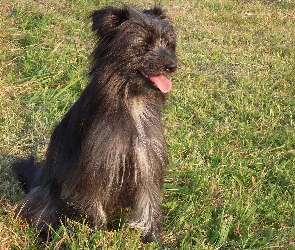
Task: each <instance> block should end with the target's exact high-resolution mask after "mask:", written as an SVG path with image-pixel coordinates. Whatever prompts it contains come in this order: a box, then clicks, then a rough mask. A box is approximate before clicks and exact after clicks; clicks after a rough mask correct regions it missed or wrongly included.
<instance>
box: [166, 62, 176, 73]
mask: <svg viewBox="0 0 295 250" xmlns="http://www.w3.org/2000/svg"><path fill="white" fill-rule="evenodd" d="M176 68H177V64H176V63H175V62H170V63H167V64H166V65H165V70H166V71H168V72H169V73H172V72H174V71H175V70H176Z"/></svg>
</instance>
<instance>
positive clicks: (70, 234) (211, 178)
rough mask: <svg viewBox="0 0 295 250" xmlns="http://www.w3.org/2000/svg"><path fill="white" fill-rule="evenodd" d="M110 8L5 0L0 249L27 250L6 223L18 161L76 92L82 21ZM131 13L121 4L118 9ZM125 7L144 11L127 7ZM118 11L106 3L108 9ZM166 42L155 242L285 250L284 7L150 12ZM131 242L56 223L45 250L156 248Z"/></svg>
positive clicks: (290, 60) (288, 110)
mask: <svg viewBox="0 0 295 250" xmlns="http://www.w3.org/2000/svg"><path fill="white" fill-rule="evenodd" d="M114 2H116V1H99V3H97V4H96V5H95V4H94V1H90V0H89V1H87V0H76V1H70V0H67V1H57V0H48V1H44V2H43V1H29V0H26V1H15V0H13V1H8V0H4V1H2V2H1V8H0V167H1V169H0V183H1V186H0V192H1V200H0V202H1V208H0V248H1V249H9V248H11V249H38V248H39V247H40V246H38V245H37V244H36V242H35V238H36V235H37V234H36V232H34V230H32V229H30V228H28V226H27V225H26V224H24V223H23V222H21V221H19V220H18V219H15V218H14V217H13V214H12V210H13V206H14V205H15V204H16V202H17V201H19V200H20V199H21V197H22V192H21V190H20V188H19V187H18V185H17V183H16V182H15V180H14V179H13V178H12V176H11V170H10V166H11V163H12V162H13V160H14V159H16V158H17V157H26V156H27V155H29V154H35V155H36V156H37V158H40V159H42V158H43V157H44V154H45V150H46V147H47V143H48V140H49V136H50V133H51V131H52V129H53V127H54V126H55V124H56V123H57V122H58V121H59V120H60V119H61V118H62V116H63V114H64V113H65V112H66V110H68V108H69V107H70V106H71V105H72V104H73V102H74V101H75V100H76V99H77V97H78V96H79V94H80V93H81V91H82V90H83V88H84V87H85V86H86V84H87V81H88V77H87V71H88V63H89V62H88V57H89V53H90V51H91V50H92V48H93V46H94V41H93V37H92V36H91V33H90V23H89V21H88V20H87V16H88V15H89V13H90V12H91V11H92V10H94V9H96V8H99V7H101V6H106V5H109V4H114ZM127 2H130V1H127ZM132 3H133V4H134V5H137V6H140V7H142V6H152V5H153V4H154V3H153V2H150V4H143V3H142V2H139V1H133V2H132ZM117 4H118V3H117ZM161 4H162V5H163V6H164V7H166V8H167V9H168V14H169V16H170V17H171V19H172V21H173V22H174V24H175V26H176V29H177V33H178V47H177V50H178V55H179V69H178V72H177V73H176V74H175V75H174V76H173V89H172V91H171V93H170V94H169V96H168V100H167V105H166V110H165V124H166V138H167V143H168V146H169V155H170V167H169V169H168V171H167V174H166V178H165V188H164V195H163V212H164V228H163V238H164V241H165V243H166V245H167V247H168V248H171V249H292V247H293V248H294V247H295V227H294V224H295V209H294V205H295V202H294V197H295V194H294V190H295V168H294V165H295V132H294V131H295V126H294V122H295V119H294V116H295V112H294V111H295V98H294V96H295V87H294V84H295V74H294V72H295V54H294V50H295V42H294V37H295V29H294V22H295V17H294V15H295V4H294V3H292V2H291V1H243V2H242V1H229V0H219V1H186V2H184V1H176V0H175V1H172V2H171V1H161ZM139 236H140V232H137V231H134V230H130V229H128V228H122V229H120V230H118V231H114V232H106V233H105V232H100V231H96V230H93V229H91V228H89V227H88V226H87V225H86V224H85V223H84V221H83V220H82V221H68V222H67V225H64V226H63V227H61V228H60V229H59V230H58V231H57V232H55V234H54V237H53V241H52V242H51V243H49V244H48V245H47V246H43V247H47V248H49V249H58V248H60V249H97V248H101V249H139V248H142V249H157V248H159V246H157V244H156V243H153V244H150V245H142V244H141V243H140V237H139Z"/></svg>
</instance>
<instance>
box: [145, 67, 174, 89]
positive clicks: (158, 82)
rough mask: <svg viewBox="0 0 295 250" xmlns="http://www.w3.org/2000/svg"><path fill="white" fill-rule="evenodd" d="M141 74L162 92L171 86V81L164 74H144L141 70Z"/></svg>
mask: <svg viewBox="0 0 295 250" xmlns="http://www.w3.org/2000/svg"><path fill="white" fill-rule="evenodd" d="M141 73H142V74H143V76H144V77H145V78H147V79H149V80H150V82H151V83H152V85H153V87H155V88H156V89H157V90H160V91H162V92H163V93H168V92H169V91H170V90H171V88H172V83H171V81H170V80H169V79H168V78H167V77H166V76H164V75H154V74H145V73H143V72H141Z"/></svg>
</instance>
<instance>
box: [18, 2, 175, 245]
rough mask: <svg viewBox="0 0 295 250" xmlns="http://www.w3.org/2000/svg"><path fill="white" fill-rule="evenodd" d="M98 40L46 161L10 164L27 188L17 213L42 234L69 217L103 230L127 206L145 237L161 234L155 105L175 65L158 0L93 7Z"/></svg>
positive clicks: (163, 162)
mask: <svg viewBox="0 0 295 250" xmlns="http://www.w3.org/2000/svg"><path fill="white" fill-rule="evenodd" d="M91 17H92V20H93V26H92V29H93V31H94V32H95V34H96V36H97V38H98V42H97V46H96V48H95V50H94V52H93V54H92V62H93V64H92V68H91V71H90V76H91V79H90V83H89V85H88V86H87V87H86V89H85V90H84V91H83V93H82V94H81V96H80V98H79V99H78V100H77V102H76V103H75V104H74V105H73V106H72V108H71V109H70V110H69V111H68V112H67V113H66V115H65V116H64V118H63V119H62V121H61V122H60V123H59V125H58V126H57V127H56V128H55V129H54V131H53V134H52V136H51V140H50V144H49V147H48V150H47V154H46V160H45V162H44V163H42V164H40V166H38V167H36V164H35V163H34V158H33V157H31V158H30V159H28V160H22V161H19V162H16V163H15V164H14V166H13V169H14V172H15V173H16V176H17V178H18V180H19V181H20V182H21V184H22V185H23V188H24V190H25V191H27V194H26V196H25V198H24V199H23V200H22V202H21V203H20V204H19V206H18V208H17V214H19V215H20V216H22V217H23V218H25V219H26V220H27V221H29V222H30V223H31V224H32V225H33V226H34V227H36V228H37V229H39V230H41V236H42V235H43V237H46V236H47V233H48V230H49V226H51V227H53V228H55V229H56V228H58V227H59V226H60V223H61V221H63V220H64V218H65V217H66V216H71V215H74V214H82V215H85V216H86V217H87V218H88V219H89V222H90V223H91V225H93V226H95V227H97V228H98V229H105V228H106V225H107V221H108V215H109V214H110V213H111V212H112V211H114V210H115V209H117V208H131V209H132V211H133V213H132V218H131V219H130V220H129V221H128V224H129V225H130V226H131V227H137V228H141V229H142V236H143V242H150V241H153V240H155V239H156V240H157V241H159V242H160V241H161V236H160V229H161V209H160V197H161V188H162V185H163V174H164V170H165V168H166V166H167V164H168V160H167V148H166V144H165V140H164V136H163V126H162V121H161V110H162V107H163V102H164V97H165V93H166V92H168V91H169V90H170V88H171V82H170V81H169V80H168V79H167V78H166V77H165V75H166V76H167V75H168V74H169V73H171V72H173V71H175V69H176V67H177V60H176V56H175V33H174V30H173V27H172V25H171V23H170V22H169V21H168V20H167V18H166V16H165V14H164V12H163V10H162V9H161V8H160V7H154V8H153V9H151V10H144V11H138V10H136V9H135V8H133V7H130V6H124V7H123V8H115V7H106V8H104V9H100V10H96V11H94V12H93V14H92V16H91Z"/></svg>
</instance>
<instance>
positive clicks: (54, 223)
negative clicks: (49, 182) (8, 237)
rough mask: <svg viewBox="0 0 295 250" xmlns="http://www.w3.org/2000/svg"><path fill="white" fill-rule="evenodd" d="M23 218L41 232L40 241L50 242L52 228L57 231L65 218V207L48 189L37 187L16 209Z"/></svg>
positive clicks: (17, 213)
mask: <svg viewBox="0 0 295 250" xmlns="http://www.w3.org/2000/svg"><path fill="white" fill-rule="evenodd" d="M16 216H21V217H22V218H24V219H25V220H26V221H28V222H29V223H30V224H31V225H33V226H34V227H35V228H36V229H37V230H38V231H39V232H40V235H39V237H38V241H40V242H46V241H48V240H49V235H50V234H49V231H50V228H52V229H54V230H56V229H58V228H59V226H60V225H61V223H62V221H64V218H65V206H64V204H63V203H62V202H61V200H60V199H59V198H58V197H55V196H52V194H51V192H50V190H48V188H42V186H38V187H35V188H34V189H32V190H31V191H30V193H29V194H27V195H26V196H25V198H24V199H23V201H22V202H21V203H20V204H19V205H18V207H17V208H16Z"/></svg>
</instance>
